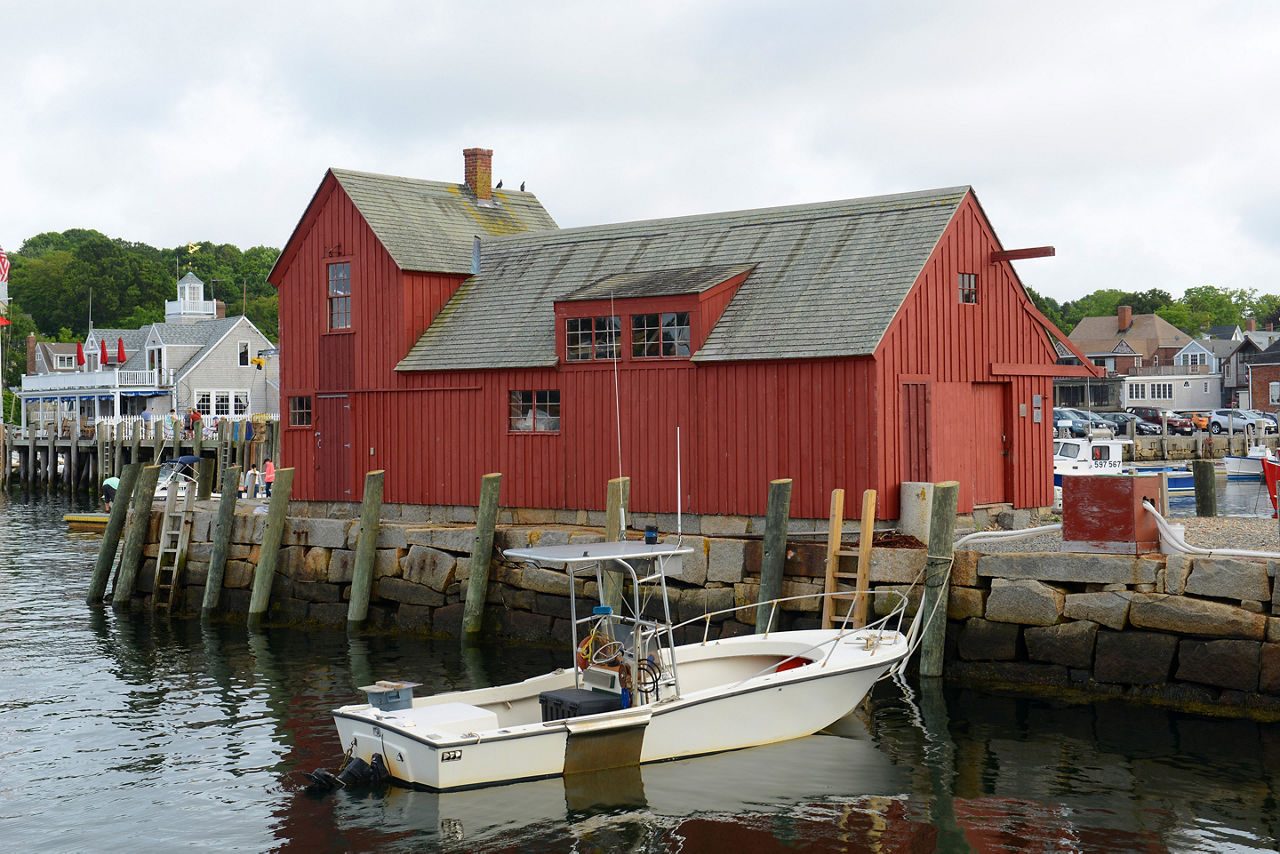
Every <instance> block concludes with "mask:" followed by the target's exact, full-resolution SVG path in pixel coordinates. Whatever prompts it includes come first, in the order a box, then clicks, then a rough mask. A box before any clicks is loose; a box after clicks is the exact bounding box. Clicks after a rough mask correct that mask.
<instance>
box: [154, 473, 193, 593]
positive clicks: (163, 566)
mask: <svg viewBox="0 0 1280 854" xmlns="http://www.w3.org/2000/svg"><path fill="white" fill-rule="evenodd" d="M178 491H179V490H178V482H177V481H176V480H172V481H170V482H169V496H168V498H166V499H165V502H164V516H163V518H162V520H161V523H160V551H159V552H158V553H157V554H156V581H155V585H154V586H153V589H152V592H151V610H152V611H156V610H159V609H160V608H163V609H165V610H166V611H168V612H169V613H173V604H174V599H176V598H177V595H178V586H179V583H180V581H181V578H180V577H179V576H180V575H181V574H182V569H183V567H184V566H186V563H187V543H188V542H189V541H190V539H191V505H192V501H193V500H194V498H195V493H196V485H195V484H194V483H189V484H187V487H186V489H184V490H182V492H183V493H184V496H183V498H182V509H181V510H179V509H177V507H178Z"/></svg>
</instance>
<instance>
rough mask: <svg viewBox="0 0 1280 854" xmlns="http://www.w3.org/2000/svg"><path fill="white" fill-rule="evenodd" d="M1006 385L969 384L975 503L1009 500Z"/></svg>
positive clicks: (996, 502)
mask: <svg viewBox="0 0 1280 854" xmlns="http://www.w3.org/2000/svg"><path fill="white" fill-rule="evenodd" d="M1007 390H1008V387H1007V386H1006V385H1004V384H1002V383H974V384H973V410H972V412H973V414H974V422H973V427H974V430H973V441H974V449H973V450H974V460H975V461H976V463H977V465H975V466H974V467H973V474H974V482H973V500H974V503H975V504H998V503H1001V502H1004V501H1008V500H1009V496H1008V493H1007V491H1006V484H1007V483H1008V480H1009V478H1008V474H1009V457H1008V454H1007V453H1006V452H1007V450H1008V448H1009V444H1010V442H1009V439H1010V437H1009V413H1008V408H1009V407H1008V404H1007V403H1006V397H1007V394H1006V392H1007Z"/></svg>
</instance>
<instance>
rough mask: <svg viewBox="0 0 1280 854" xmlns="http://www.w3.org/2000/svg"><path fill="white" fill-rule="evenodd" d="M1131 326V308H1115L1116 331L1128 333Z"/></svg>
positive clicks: (1125, 306)
mask: <svg viewBox="0 0 1280 854" xmlns="http://www.w3.org/2000/svg"><path fill="white" fill-rule="evenodd" d="M1130 326H1133V308H1131V307H1130V306H1127V305H1122V306H1119V307H1117V308H1116V331H1118V332H1128V331H1129V327H1130Z"/></svg>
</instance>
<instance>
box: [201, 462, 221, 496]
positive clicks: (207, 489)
mask: <svg viewBox="0 0 1280 854" xmlns="http://www.w3.org/2000/svg"><path fill="white" fill-rule="evenodd" d="M217 464H218V461H217V460H215V459H214V458H213V457H201V458H200V462H198V463H196V498H198V499H200V500H201V501H207V500H208V499H210V498H212V497H213V477H214V467H215V466H216V465H217Z"/></svg>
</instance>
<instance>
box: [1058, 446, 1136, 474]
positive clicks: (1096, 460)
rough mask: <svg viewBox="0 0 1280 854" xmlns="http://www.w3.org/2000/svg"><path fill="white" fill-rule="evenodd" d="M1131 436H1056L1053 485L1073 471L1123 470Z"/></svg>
mask: <svg viewBox="0 0 1280 854" xmlns="http://www.w3.org/2000/svg"><path fill="white" fill-rule="evenodd" d="M1128 444H1131V441H1130V440H1129V439H1101V438H1097V439H1095V438H1087V439H1054V440H1053V485H1054V486H1062V476H1063V475H1071V474H1123V473H1124V446H1125V445H1128Z"/></svg>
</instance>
